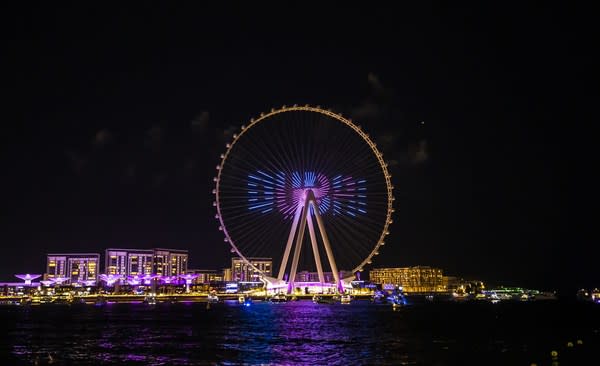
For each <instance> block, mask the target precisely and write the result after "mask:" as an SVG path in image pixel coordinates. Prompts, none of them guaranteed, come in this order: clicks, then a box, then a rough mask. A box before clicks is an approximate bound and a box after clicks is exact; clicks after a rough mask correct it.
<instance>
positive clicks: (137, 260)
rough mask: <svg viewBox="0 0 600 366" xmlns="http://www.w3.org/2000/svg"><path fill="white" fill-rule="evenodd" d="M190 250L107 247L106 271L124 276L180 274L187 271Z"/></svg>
mask: <svg viewBox="0 0 600 366" xmlns="http://www.w3.org/2000/svg"><path fill="white" fill-rule="evenodd" d="M187 264H188V251H187V250H180V249H163V248H154V249H121V248H109V249H106V256H105V272H106V274H107V275H122V276H142V277H143V276H147V275H160V276H179V275H183V274H185V273H186V272H187Z"/></svg>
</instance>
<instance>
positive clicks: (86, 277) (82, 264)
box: [46, 253, 100, 284]
mask: <svg viewBox="0 0 600 366" xmlns="http://www.w3.org/2000/svg"><path fill="white" fill-rule="evenodd" d="M46 258H47V264H46V274H47V275H46V278H47V279H48V280H55V281H59V282H65V283H71V284H74V283H83V282H88V283H89V281H98V270H99V268H100V266H99V264H100V254H98V253H49V254H48V255H47V257H46Z"/></svg>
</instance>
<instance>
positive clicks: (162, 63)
mask: <svg viewBox="0 0 600 366" xmlns="http://www.w3.org/2000/svg"><path fill="white" fill-rule="evenodd" d="M166 4H168V5H165V6H156V5H155V4H153V3H152V4H151V3H138V4H137V6H131V7H121V5H119V6H117V7H114V6H110V5H107V4H106V3H103V4H102V6H100V5H98V7H92V6H87V7H79V6H77V7H76V6H67V7H65V8H57V7H53V6H52V5H55V4H47V5H44V6H39V5H30V7H27V8H19V9H17V8H7V7H6V6H5V5H3V8H2V9H1V13H2V15H1V17H2V26H1V27H2V45H3V47H2V48H3V52H2V54H3V55H2V60H1V61H0V64H1V65H2V74H1V75H2V83H1V84H2V89H3V95H4V97H3V103H2V105H3V108H2V109H3V118H2V119H3V123H2V130H3V132H2V134H1V136H2V144H1V147H0V148H1V155H0V162H1V166H2V179H1V180H0V188H1V192H2V210H1V211H0V214H1V215H2V216H1V221H0V244H1V245H2V248H3V249H4V252H3V255H2V258H3V260H2V266H1V267H0V279H2V280H11V279H12V274H13V273H22V272H30V273H41V272H43V271H44V269H45V254H46V253H47V252H61V251H69V252H71V251H85V252H100V253H103V250H104V248H107V247H132V248H151V247H157V246H160V247H172V248H183V249H188V250H189V251H190V259H191V265H190V267H193V268H214V269H221V268H223V267H226V266H228V265H229V256H230V253H229V248H228V246H227V244H226V243H224V242H223V237H222V233H221V232H219V231H218V224H217V222H216V220H215V219H214V213H215V212H214V208H213V207H212V201H213V196H212V194H211V191H212V189H213V180H212V178H213V177H214V176H215V175H216V170H215V166H216V165H217V163H218V162H219V160H220V159H219V155H220V154H221V153H222V152H224V151H225V144H226V143H227V142H228V141H230V140H231V136H232V134H233V131H234V130H235V129H237V128H239V126H240V125H242V124H245V123H247V121H248V120H249V119H250V118H251V117H254V116H257V115H259V114H260V112H263V111H268V110H270V108H272V107H279V106H281V105H284V104H286V105H291V104H294V103H297V104H313V105H321V106H323V107H327V108H331V109H333V110H334V111H337V112H341V113H343V114H344V115H347V116H350V117H352V118H354V119H355V120H356V121H357V122H358V123H359V124H361V125H362V126H363V128H364V129H365V130H367V132H369V133H370V134H371V136H372V137H374V139H375V140H376V141H377V143H378V146H379V147H380V148H381V149H382V151H383V153H384V156H385V158H386V159H387V160H388V161H389V162H390V168H391V172H392V174H393V182H394V185H395V188H396V189H395V197H396V201H395V208H396V213H395V216H394V224H393V225H392V227H391V235H390V237H389V240H387V245H386V246H385V247H384V248H383V249H382V251H381V254H382V255H380V256H379V257H376V258H375V260H374V262H373V265H374V266H376V267H377V266H411V265H431V266H438V267H441V268H443V269H444V271H445V272H446V273H447V274H450V275H459V276H467V277H472V278H478V279H483V280H487V281H490V282H493V283H499V284H507V285H509V284H510V285H522V286H530V287H537V288H542V289H550V290H552V289H559V290H562V289H564V290H566V291H574V290H575V289H576V288H578V287H582V286H587V287H592V286H599V285H600V278H599V276H598V274H597V273H598V272H597V262H596V263H594V257H593V255H592V254H593V253H592V252H593V249H594V246H595V245H597V240H592V239H591V238H589V237H587V236H586V235H585V234H584V232H585V230H587V228H588V227H589V224H590V222H591V221H592V220H590V219H587V220H585V219H581V220H580V219H578V218H577V219H576V217H580V216H583V215H581V211H582V210H587V209H588V208H586V207H590V208H593V207H594V206H593V205H592V204H591V196H589V197H588V196H587V195H584V194H580V195H577V196H578V197H579V198H577V199H576V198H574V197H575V196H576V195H574V194H573V193H575V191H577V192H582V191H584V190H586V189H589V188H591V187H592V186H593V185H592V184H591V183H590V182H589V181H587V180H586V179H585V175H583V174H578V173H577V171H578V170H579V169H588V170H589V169H594V166H595V164H594V163H593V162H594V159H593V158H592V156H591V152H592V150H594V149H593V148H592V147H591V146H592V145H590V144H589V143H588V141H589V140H591V138H590V136H589V134H587V133H586V132H585V131H583V130H582V128H581V127H582V126H583V125H585V124H586V123H589V122H586V117H587V118H588V119H589V118H590V117H589V115H587V116H586V114H585V112H586V111H587V110H591V109H592V107H593V106H594V105H595V106H597V105H598V84H596V83H594V82H592V74H591V73H593V72H595V71H593V69H594V67H593V66H594V65H596V67H597V62H595V60H594V56H595V55H594V54H593V53H594V52H596V51H595V50H594V49H595V48H597V45H595V46H594V43H595V42H597V39H598V37H597V32H596V29H595V28H596V26H594V22H593V21H592V18H591V16H588V15H586V14H590V12H591V11H590V10H589V9H587V10H586V9H570V8H559V7H547V6H546V5H544V6H539V7H538V8H534V7H523V6H522V5H519V6H515V7H511V6H509V5H506V7H504V8H491V7H490V8H483V7H482V8H446V7H440V6H423V7H418V8H417V7H415V8H412V7H411V8H408V7H407V8H398V9H392V8H385V7H380V8H371V7H368V8H367V7H366V6H367V3H360V4H357V5H355V6H354V5H353V6H348V5H347V4H345V6H344V8H333V7H332V8H324V7H323V5H322V4H320V3H316V4H312V5H311V4H309V3H304V2H302V3H297V4H296V5H294V6H289V7H285V8H284V7H279V6H273V7H266V6H265V7H264V8H256V5H255V3H254V2H253V3H251V4H248V5H244V6H239V5H237V6H234V5H230V6H226V7H222V8H202V7H187V6H184V4H182V3H179V2H177V3H175V2H168V3H166ZM113 5H115V4H113ZM590 15H591V14H590ZM595 32H596V33H595ZM575 111H577V112H578V113H581V112H584V114H583V115H581V114H578V113H577V114H576V112H575ZM581 116H583V119H582V118H581ZM422 122H424V123H422ZM596 122H597V121H596ZM580 205H583V208H580V207H582V206H580ZM596 211H597V210H596ZM596 237H597V235H596ZM596 258H597V257H596ZM594 266H596V267H594Z"/></svg>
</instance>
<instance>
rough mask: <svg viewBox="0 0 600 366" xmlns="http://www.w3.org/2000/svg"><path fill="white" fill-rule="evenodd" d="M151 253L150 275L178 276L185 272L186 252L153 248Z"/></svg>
mask: <svg viewBox="0 0 600 366" xmlns="http://www.w3.org/2000/svg"><path fill="white" fill-rule="evenodd" d="M152 251H153V253H152V274H156V275H162V276H178V275H182V274H185V273H186V272H187V263H188V251H187V250H180V249H163V248H155V249H152Z"/></svg>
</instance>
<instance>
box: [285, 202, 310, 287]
mask: <svg viewBox="0 0 600 366" xmlns="http://www.w3.org/2000/svg"><path fill="white" fill-rule="evenodd" d="M307 208H308V202H307V203H305V205H304V207H303V209H302V219H301V220H300V231H298V236H297V237H296V247H295V248H294V257H293V258H292V269H291V271H290V278H289V286H288V293H291V292H292V291H293V289H294V280H295V279H296V271H297V270H298V260H300V250H301V249H302V241H303V240H304V231H306V212H307V211H308V210H307Z"/></svg>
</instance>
